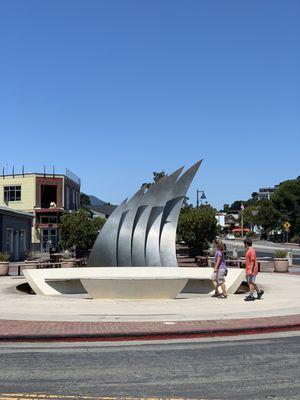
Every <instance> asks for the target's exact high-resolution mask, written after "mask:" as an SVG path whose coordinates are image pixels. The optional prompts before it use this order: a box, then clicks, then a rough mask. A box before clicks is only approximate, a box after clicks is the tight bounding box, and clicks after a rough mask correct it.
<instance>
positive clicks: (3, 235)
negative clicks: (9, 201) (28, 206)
mask: <svg viewBox="0 0 300 400" xmlns="http://www.w3.org/2000/svg"><path fill="white" fill-rule="evenodd" d="M33 218H34V215H33V214H30V213H25V212H21V211H15V210H12V209H10V208H8V207H0V252H3V253H9V254H10V261H20V260H24V259H25V258H26V253H27V252H29V251H30V250H31V229H32V220H33Z"/></svg>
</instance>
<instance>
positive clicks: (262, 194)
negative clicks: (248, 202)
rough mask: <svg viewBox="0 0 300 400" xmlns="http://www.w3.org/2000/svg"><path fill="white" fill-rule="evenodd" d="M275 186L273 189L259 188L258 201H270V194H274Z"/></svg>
mask: <svg viewBox="0 0 300 400" xmlns="http://www.w3.org/2000/svg"><path fill="white" fill-rule="evenodd" d="M275 190H276V186H275V187H274V188H271V187H268V188H260V189H259V191H258V193H257V199H258V200H270V198H271V196H272V194H273V193H274V192H275Z"/></svg>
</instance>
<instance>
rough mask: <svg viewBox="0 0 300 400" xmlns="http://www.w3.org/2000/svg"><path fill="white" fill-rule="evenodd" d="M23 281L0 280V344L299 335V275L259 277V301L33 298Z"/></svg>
mask: <svg viewBox="0 0 300 400" xmlns="http://www.w3.org/2000/svg"><path fill="white" fill-rule="evenodd" d="M23 282H24V279H23V278H16V277H1V279H0V340H2V341H3V340H6V341H8V340H45V341H47V340H138V339H147V338H157V339H167V338H176V337H194V336H208V335H211V336H214V335H229V334H243V333H251V332H252V333H255V332H256V333H258V332H267V331H274V330H300V291H299V284H300V276H299V275H292V274H274V273H273V274H270V273H261V274H259V279H258V283H259V284H260V286H261V288H263V289H264V290H265V296H264V298H263V299H262V300H257V301H254V302H248V303H246V302H244V300H243V299H244V295H243V294H240V295H231V296H228V298H227V299H226V300H221V299H214V298H211V297H209V296H207V295H199V294H198V295H197V294H190V295H181V297H180V298H177V299H174V300H154V301H148V300H147V301H122V300H118V301H111V300H106V301H103V300H92V299H88V298H87V297H86V296H72V295H69V296H49V297H46V296H35V295H27V294H24V293H20V292H18V291H17V289H16V286H18V285H19V284H20V283H23Z"/></svg>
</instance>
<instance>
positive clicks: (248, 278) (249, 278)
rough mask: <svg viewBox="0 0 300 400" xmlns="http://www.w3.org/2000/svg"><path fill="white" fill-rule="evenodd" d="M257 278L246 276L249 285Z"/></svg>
mask: <svg viewBox="0 0 300 400" xmlns="http://www.w3.org/2000/svg"><path fill="white" fill-rule="evenodd" d="M255 278H256V275H246V280H247V283H252V282H253V283H254V282H255Z"/></svg>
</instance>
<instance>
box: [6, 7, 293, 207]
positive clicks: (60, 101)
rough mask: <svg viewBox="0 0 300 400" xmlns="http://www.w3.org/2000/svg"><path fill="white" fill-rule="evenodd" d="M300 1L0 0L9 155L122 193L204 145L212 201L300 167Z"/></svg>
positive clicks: (203, 181) (188, 161) (109, 195)
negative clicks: (53, 168)
mask: <svg viewBox="0 0 300 400" xmlns="http://www.w3.org/2000/svg"><path fill="white" fill-rule="evenodd" d="M299 20H300V2H299V1H294V0H289V1H285V0H282V1H276V0H273V1H264V0H251V1H250V0H249V1H240V0H237V1H230V0H226V1H224V0H220V1H217V0H207V1H205V0H203V1H198V0H194V1H190V0H185V1H183V0H182V1H176V0H170V1H167V0H162V1H158V0H154V1H140V0H137V1H129V0H128V1H126V0H120V1H114V0H110V1H100V0H97V1H93V0H89V1H76V0H72V1H71V0H69V1H66V0H60V1H58V0H54V1H50V0H49V1H47V0H45V1H31V0H26V1H21V0H19V1H15V0H9V1H5V0H3V1H2V2H1V3H0V57H1V60H0V61H1V62H0V88H1V90H0V138H1V146H0V148H1V152H0V167H1V171H2V166H5V165H7V166H8V169H9V170H11V168H12V165H15V170H16V171H18V170H19V171H21V168H22V165H25V170H26V171H42V170H43V165H44V164H45V165H46V166H47V168H48V169H49V171H50V170H51V168H52V165H55V168H56V170H57V171H63V170H64V168H65V167H67V168H69V169H71V170H72V171H74V172H75V173H76V174H77V175H79V176H80V177H81V180H82V190H83V191H84V192H86V193H89V194H94V195H96V196H98V197H100V198H101V199H104V200H106V201H110V202H112V203H118V202H120V201H121V200H122V199H123V198H125V197H127V196H130V195H131V194H133V192H135V191H136V190H137V189H138V188H139V187H140V185H141V183H143V182H145V181H151V180H152V172H153V171H161V170H165V172H166V173H170V172H173V170H175V169H177V168H178V167H179V166H182V165H185V166H186V167H189V166H190V165H192V164H193V163H194V162H196V161H197V160H199V159H202V158H203V159H204V161H203V164H202V166H201V168H200V170H199V172H198V174H197V176H196V177H195V180H194V182H193V183H192V185H191V188H190V191H189V197H190V200H191V201H192V202H193V203H195V201H196V190H197V189H200V190H204V191H205V193H206V195H207V200H208V201H209V202H210V203H211V204H212V205H213V206H215V207H217V208H220V207H222V205H223V203H231V202H233V201H234V200H236V199H247V198H249V197H250V196H251V193H252V192H253V191H256V190H257V189H258V188H259V187H265V186H273V185H274V184H276V183H278V182H280V181H282V180H285V179H289V178H295V177H297V176H298V175H300V168H299V166H300V163H299V149H300V112H299V110H300V78H299V71H300V40H299V39H300V24H299Z"/></svg>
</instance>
